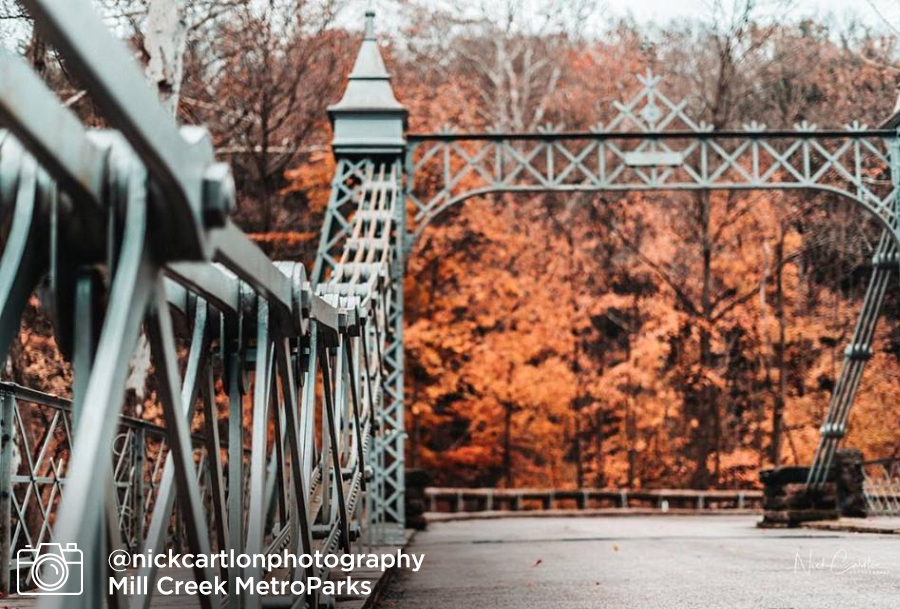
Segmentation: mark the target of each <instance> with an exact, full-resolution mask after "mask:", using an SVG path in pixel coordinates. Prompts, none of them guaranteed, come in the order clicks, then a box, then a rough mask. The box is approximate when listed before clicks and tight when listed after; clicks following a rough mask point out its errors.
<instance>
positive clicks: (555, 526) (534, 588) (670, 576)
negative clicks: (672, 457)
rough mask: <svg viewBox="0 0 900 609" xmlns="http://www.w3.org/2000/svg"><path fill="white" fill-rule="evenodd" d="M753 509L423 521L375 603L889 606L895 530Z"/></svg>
mask: <svg viewBox="0 0 900 609" xmlns="http://www.w3.org/2000/svg"><path fill="white" fill-rule="evenodd" d="M757 520H758V517H755V516H685V517H680V516H664V517H652V516H650V517H598V518H515V519H500V520H474V521H460V522H447V523H437V524H432V525H431V526H430V527H429V530H428V531H425V532H421V533H418V534H417V535H416V537H415V539H414V541H413V543H412V544H411V546H410V547H409V549H408V551H410V552H420V553H424V554H425V563H424V565H423V566H422V568H421V570H420V571H419V572H418V573H412V572H409V571H403V572H400V573H398V574H397V575H396V576H395V578H394V580H393V582H392V583H391V585H390V586H389V587H388V589H387V590H386V591H385V593H384V596H383V598H382V602H381V604H380V607H382V608H384V609H468V608H470V607H473V608H474V607H479V608H482V607H485V608H491V609H505V608H509V609H530V608H531V607H535V608H538V607H540V608H542V609H543V608H552V609H580V608H585V609H587V608H591V609H595V608H598V609H599V608H602V609H630V608H635V609H645V608H646V609H682V608H684V609H695V608H697V607H710V608H713V609H726V608H727V609H745V608H746V609H788V608H792V609H828V608H830V607H835V608H841V609H856V608H860V609H862V608H865V609H880V608H884V609H897V607H898V605H900V537H898V536H896V535H875V534H859V533H835V532H825V531H811V530H806V529H793V530H760V529H757V528H756V527H755V523H756V521H757Z"/></svg>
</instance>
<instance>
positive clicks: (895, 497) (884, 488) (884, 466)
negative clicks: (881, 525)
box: [863, 457, 900, 516]
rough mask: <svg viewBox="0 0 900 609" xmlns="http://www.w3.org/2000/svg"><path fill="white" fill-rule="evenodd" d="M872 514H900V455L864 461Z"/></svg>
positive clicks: (866, 489) (868, 504) (867, 496)
mask: <svg viewBox="0 0 900 609" xmlns="http://www.w3.org/2000/svg"><path fill="white" fill-rule="evenodd" d="M863 473H864V474H865V485H864V490H865V495H866V506H867V509H868V513H869V515H870V516H900V457H894V458H891V459H878V460H874V461H866V462H865V463H863Z"/></svg>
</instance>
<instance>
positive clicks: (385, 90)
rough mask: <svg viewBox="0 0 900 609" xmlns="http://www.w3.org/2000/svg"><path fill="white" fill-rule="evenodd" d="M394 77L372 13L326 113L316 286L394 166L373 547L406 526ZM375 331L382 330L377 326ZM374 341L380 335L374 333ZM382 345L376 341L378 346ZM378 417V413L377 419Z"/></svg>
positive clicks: (402, 213)
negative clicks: (332, 166) (326, 194)
mask: <svg viewBox="0 0 900 609" xmlns="http://www.w3.org/2000/svg"><path fill="white" fill-rule="evenodd" d="M390 81H391V78H390V74H389V73H388V71H387V68H386V67H385V64H384V60H383V58H382V57H381V52H380V50H379V47H378V40H377V38H376V36H375V12H374V10H372V9H371V8H369V9H368V10H367V11H366V22H365V35H364V37H363V41H362V45H361V46H360V49H359V53H358V55H357V58H356V62H355V63H354V65H353V70H352V72H351V73H350V78H349V81H348V83H347V89H346V90H345V92H344V95H343V97H342V98H341V100H340V101H339V102H338V103H337V104H335V105H334V106H331V107H330V108H329V109H328V112H329V114H330V116H331V120H332V124H333V126H334V140H333V141H332V148H333V150H334V154H335V156H336V157H337V169H336V172H335V177H334V180H333V182H332V191H331V198H330V200H329V203H328V209H327V210H326V214H325V220H324V225H323V229H322V234H321V237H320V240H319V249H318V252H317V255H316V262H315V266H314V267H313V272H312V276H311V282H312V285H313V287H314V288H315V287H316V286H317V285H319V284H321V283H322V282H323V281H324V280H325V279H326V275H327V273H328V271H329V269H333V268H334V267H335V266H336V265H337V261H338V260H339V253H340V252H341V251H342V249H343V246H344V244H345V242H346V239H347V237H349V234H350V230H351V226H352V222H351V220H352V213H353V212H354V211H356V209H357V207H358V204H359V202H360V201H361V200H362V198H363V197H364V196H365V195H366V190H365V189H366V188H368V187H370V186H371V184H369V183H367V182H369V181H370V180H371V177H370V176H375V175H380V176H381V177H380V178H379V180H380V179H384V175H385V174H384V173H383V172H375V171H374V167H375V166H376V165H379V166H381V167H392V168H393V170H394V171H393V172H391V175H393V176H394V179H396V180H397V184H396V185H395V186H394V187H395V188H396V190H394V193H401V192H403V195H404V196H401V197H398V198H399V199H400V201H399V205H396V206H395V208H394V213H395V216H394V218H393V226H392V228H393V231H394V233H393V235H392V236H391V252H390V274H391V276H390V277H389V278H387V279H388V281H389V282H390V284H389V287H388V286H382V287H381V288H380V290H381V294H380V295H382V296H384V297H385V300H386V301H385V302H382V303H381V304H382V306H383V307H384V318H383V321H384V322H385V323H384V326H383V327H382V328H381V331H382V332H383V333H382V334H381V335H380V339H381V340H383V341H384V349H383V350H381V351H380V352H379V353H378V355H379V358H380V359H381V360H382V361H381V366H380V370H382V371H383V372H384V376H383V377H381V378H380V379H379V380H380V384H381V387H380V389H381V391H382V392H383V395H382V400H381V403H380V408H377V409H376V412H375V413H374V419H375V424H376V425H379V424H380V429H376V432H375V434H374V436H373V442H372V453H373V454H372V456H371V458H370V459H369V463H370V464H371V466H372V469H373V480H372V482H373V484H371V485H368V486H367V498H366V505H367V506H368V507H369V514H368V524H369V528H370V532H371V535H368V536H367V537H368V539H370V541H371V542H372V543H373V544H376V545H377V544H386V543H395V542H396V541H399V540H401V539H402V535H403V528H404V525H405V505H404V504H405V487H404V484H405V480H404V478H405V476H404V448H405V447H404V445H405V437H406V432H405V429H404V421H403V418H404V417H403V374H404V363H403V271H404V254H403V250H404V246H405V245H406V210H405V201H406V196H405V194H406V193H405V192H404V191H402V190H401V188H402V186H403V163H402V159H403V158H404V155H405V153H406V150H407V148H406V146H407V145H406V136H405V129H406V114H407V112H406V109H405V108H404V107H403V105H402V104H401V103H400V102H399V101H397V98H396V97H395V96H394V91H393V89H392V87H391V82H390ZM375 326H376V329H377V326H378V324H377V323H376V324H375ZM376 336H378V335H377V334H376ZM378 341H379V339H378V338H376V342H378ZM378 411H380V412H378Z"/></svg>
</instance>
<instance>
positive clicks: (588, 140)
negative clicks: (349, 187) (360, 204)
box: [406, 71, 898, 245]
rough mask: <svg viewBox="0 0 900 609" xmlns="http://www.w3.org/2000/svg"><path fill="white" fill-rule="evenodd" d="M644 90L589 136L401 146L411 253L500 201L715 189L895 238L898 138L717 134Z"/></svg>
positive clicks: (761, 131)
mask: <svg viewBox="0 0 900 609" xmlns="http://www.w3.org/2000/svg"><path fill="white" fill-rule="evenodd" d="M637 79H638V81H639V82H640V84H641V85H642V86H641V89H640V90H639V91H638V93H637V94H636V95H634V96H633V97H632V98H631V99H630V100H628V101H626V102H618V101H616V102H613V109H614V111H615V114H614V116H613V118H612V119H611V120H610V121H609V122H608V123H607V124H605V125H604V124H597V125H595V126H594V127H593V128H592V129H591V130H590V131H587V132H575V133H571V132H570V133H566V132H562V131H559V130H557V129H555V128H553V127H552V126H548V127H546V128H544V129H542V130H541V131H540V132H538V133H529V134H509V133H477V134H459V133H455V132H453V131H452V130H450V129H447V130H445V131H443V132H442V133H436V134H422V135H418V134H413V135H410V136H409V137H408V141H409V146H408V149H407V160H406V166H407V168H408V169H407V171H408V174H409V175H408V180H409V182H410V184H409V185H408V187H407V188H408V193H407V197H408V199H409V202H410V208H411V209H410V212H411V213H410V215H411V220H412V226H411V230H412V232H411V235H410V241H409V244H410V245H411V244H412V242H414V241H415V240H416V239H418V237H419V236H421V234H422V231H423V230H424V229H425V228H426V227H427V226H428V225H429V224H430V223H431V222H432V221H433V220H434V219H435V218H436V217H438V216H439V215H440V214H441V213H443V212H444V211H445V210H447V209H449V208H450V207H452V206H453V205H456V204H458V203H460V202H462V201H465V200H467V199H469V198H472V197H477V196H483V195H488V194H495V193H516V192H520V193H536V192H629V191H656V192H660V191H710V190H818V191H823V192H828V193H831V194H835V195H838V196H841V197H843V198H845V199H848V200H850V201H851V202H852V203H854V204H855V205H858V206H859V207H861V208H862V209H864V210H865V211H867V212H868V213H870V214H871V215H872V216H874V217H875V218H876V219H877V220H878V221H879V222H880V223H881V225H882V226H883V227H884V229H885V230H888V231H890V233H891V235H892V236H893V237H894V238H895V239H897V238H898V232H897V230H896V229H895V228H893V226H894V212H893V210H892V205H893V200H894V198H895V194H896V186H895V183H894V182H893V181H892V179H891V158H892V155H893V156H896V155H897V152H898V148H897V146H898V143H897V133H896V132H895V131H893V130H890V129H869V128H868V127H867V126H866V125H863V124H860V123H853V124H851V125H846V126H845V127H844V128H843V129H830V130H819V129H818V128H817V126H816V125H812V124H810V123H807V122H803V123H799V124H797V125H795V126H794V129H793V130H780V131H768V130H767V129H766V127H765V125H761V124H759V123H755V122H751V123H747V124H745V125H744V126H743V129H742V130H739V131H715V130H713V128H712V126H711V125H709V124H707V123H704V122H702V121H695V120H694V119H692V118H691V117H690V116H689V115H688V114H687V112H686V108H687V105H688V104H687V101H685V100H681V101H678V102H676V101H673V100H672V99H670V98H669V97H668V96H666V95H665V94H664V93H663V92H662V91H661V90H660V84H661V83H662V78H661V77H659V76H656V75H654V74H653V73H652V72H649V71H648V72H647V73H646V74H643V75H638V76H637Z"/></svg>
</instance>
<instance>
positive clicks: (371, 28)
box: [363, 0, 375, 40]
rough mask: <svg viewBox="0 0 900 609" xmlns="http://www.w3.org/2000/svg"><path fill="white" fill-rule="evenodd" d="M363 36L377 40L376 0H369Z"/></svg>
mask: <svg viewBox="0 0 900 609" xmlns="http://www.w3.org/2000/svg"><path fill="white" fill-rule="evenodd" d="M365 32H366V33H365V35H364V36H363V38H364V39H365V40H375V0H369V4H368V6H366V30H365Z"/></svg>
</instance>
